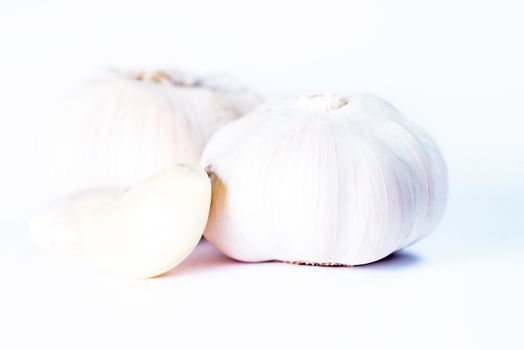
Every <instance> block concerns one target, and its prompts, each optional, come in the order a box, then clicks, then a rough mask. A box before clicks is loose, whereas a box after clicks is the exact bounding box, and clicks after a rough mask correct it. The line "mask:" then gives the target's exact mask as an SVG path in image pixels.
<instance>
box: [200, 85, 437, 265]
mask: <svg viewBox="0 0 524 350" xmlns="http://www.w3.org/2000/svg"><path fill="white" fill-rule="evenodd" d="M201 165H202V166H204V167H208V169H209V170H211V171H212V172H213V173H214V175H215V180H214V184H213V197H212V205H211V212H210V218H209V222H208V225H207V227H206V232H205V236H206V238H207V239H208V240H209V241H210V242H211V243H212V244H214V245H215V246H216V247H218V248H219V249H221V250H222V251H223V252H224V253H225V254H227V255H229V256H231V257H233V258H235V259H238V260H242V261H268V260H278V261H287V262H296V263H306V264H319V265H360V264H367V263H370V262H373V261H377V260H379V259H381V258H384V257H385V256H387V255H389V254H391V253H393V252H395V251H397V250H399V249H402V248H404V247H406V246H408V245H410V244H411V243H413V242H415V241H417V240H418V239H420V238H422V237H424V236H425V235H427V234H428V233H429V232H430V231H431V230H432V229H433V228H434V227H435V225H436V224H437V222H438V221H439V219H440V217H441V215H442V213H443V210H444V206H445V202H446V197H447V172H446V167H445V164H444V160H443V159H442V156H441V155H440V153H439V150H438V148H437V146H436V144H435V143H434V141H433V140H432V139H431V138H430V137H429V136H428V135H427V134H426V133H425V132H424V131H422V130H421V129H420V128H419V127H417V126H416V125H414V124H412V123H411V122H409V121H408V120H406V119H404V118H403V117H402V116H401V115H400V113H399V112H398V111H397V110H396V109H395V108H394V107H392V106H391V105H390V104H388V103H387V102H385V101H383V100H381V99H379V98H377V97H373V96H356V97H348V98H341V97H337V96H332V95H314V96H308V97H301V98H295V99H289V100H285V101H282V102H279V103H274V104H265V105H263V106H261V107H259V108H258V109H256V110H255V111H254V112H252V113H250V114H248V115H247V116H245V117H244V118H242V119H240V120H238V121H235V122H233V123H231V124H229V125H227V126H225V127H223V128H222V129H220V130H219V131H218V132H217V133H216V134H215V135H214V136H213V137H212V138H211V139H210V141H209V142H208V144H207V146H206V149H205V150H204V153H203V156H202V159H201Z"/></svg>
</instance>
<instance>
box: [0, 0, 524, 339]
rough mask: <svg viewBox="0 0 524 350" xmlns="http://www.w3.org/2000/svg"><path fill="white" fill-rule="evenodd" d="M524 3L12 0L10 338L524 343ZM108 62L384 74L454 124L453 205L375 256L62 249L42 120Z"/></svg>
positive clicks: (378, 87) (5, 155)
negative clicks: (51, 241) (57, 257)
mask: <svg viewBox="0 0 524 350" xmlns="http://www.w3.org/2000/svg"><path fill="white" fill-rule="evenodd" d="M520 3H521V2H520V1H509V0H497V1H480V0H477V1H465V0H455V1H451V0H441V1H415V0H413V1H408V0H396V1H386V0H374V1H369V0H367V1H365V0H346V1H332V0H322V1H315V2H306V1H296V2H293V1H287V2H286V1H283V0H280V1H270V0H266V1H257V2H248V1H229V0H220V1H211V0H208V1H203V0H202V1H199V0H196V1H189V0H186V1H165V2H160V1H155V0H149V1H144V2H135V1H113V0H106V1H86V2H78V3H75V2H73V1H54V0H49V1H44V0H41V1H36V0H35V1H30V0H17V1H14V0H13V1H11V2H9V1H7V0H2V2H1V3H0V62H1V63H2V65H1V69H2V71H1V74H0V120H1V123H2V124H1V126H0V142H1V143H0V146H1V147H0V157H1V158H0V159H1V161H2V162H1V164H2V166H1V168H0V197H1V198H0V225H1V226H0V230H1V231H0V348H1V349H188V348H208V349H211V348H230V349H236V348H238V349H258V348H260V349H271V348H286V349H292V348H293V349H303V348H318V349H320V348H322V349H332V348H333V349H334V348H340V349H385V348H388V349H397V348H398V349H522V348H524V340H523V336H522V335H521V334H522V324H523V319H522V315H523V314H524V305H523V304H524V302H523V299H522V295H523V294H524V286H523V275H524V273H523V271H522V270H523V268H524V264H523V263H524V256H523V248H524V238H523V236H524V218H523V217H524V213H523V211H524V205H523V200H524V181H523V179H524V137H523V133H524V121H523V120H524V103H523V102H524V44H523V39H522V38H523V34H522V33H524V21H523V20H522V18H523V16H524V7H523V6H522V5H520ZM105 66H117V67H153V68H154V67H176V68H181V69H186V70H190V71H193V72H195V73H202V74H206V73H216V72H218V73H220V72H227V73H232V74H234V75H235V76H236V77H237V78H239V79H240V80H242V81H243V82H245V83H246V85H248V86H249V87H251V88H252V89H253V90H255V91H256V92H258V93H259V94H260V95H262V96H263V97H265V98H278V97H279V96H289V95H300V94H309V93H318V92H334V93H338V94H341V95H350V94H354V93H374V94H377V95H379V96H381V97H383V98H385V99H387V100H389V101H391V102H392V103H393V104H395V105H396V106H397V107H398V108H399V109H400V110H401V111H403V112H404V114H405V115H407V116H408V117H410V118H411V119H413V120H415V121H416V122H417V123H419V124H421V125H423V126H424V127H425V128H426V129H427V130H428V131H430V132H431V133H432V134H433V136H434V137H435V139H436V140H437V141H438V142H439V144H440V146H441V148H442V150H443V153H444V156H445V158H446V160H447V163H448V166H449V173H450V198H449V203H448V208H447V211H446V214H445V217H444V218H443V220H442V222H441V224H440V226H439V227H438V229H437V230H436V231H435V232H434V233H433V235H432V236H430V237H429V238H428V239H427V240H425V241H423V242H421V243H419V244H417V245H415V246H413V247H410V248H409V249H407V250H406V251H405V252H403V253H401V254H398V255H396V256H395V257H392V258H390V259H387V260H385V261H382V262H379V263H376V264H373V265H369V266H366V267H359V268H317V267H301V266H291V265H284V264H273V263H266V264H242V263H237V262H234V261H231V260H229V259H228V258H226V257H224V256H222V255H221V254H220V253H218V252H217V251H215V250H214V249H213V248H212V247H210V246H209V245H206V244H204V245H201V246H199V247H198V248H197V250H196V251H195V252H194V253H193V254H192V255H191V256H190V258H189V259H188V260H186V261H185V262H184V263H183V264H182V265H180V266H179V267H177V268H176V269H175V270H174V271H172V272H171V273H169V274H168V275H167V276H164V277H162V278H157V279H152V280H145V281H121V280H114V279H110V278H108V277H106V276H104V275H101V274H100V273H98V272H97V271H94V270H92V269H91V267H89V266H88V265H86V264H85V263H84V262H83V261H70V262H65V261H54V260H50V259H49V258H47V257H45V256H42V255H41V254H40V253H39V252H37V251H36V249H35V248H33V247H32V246H31V245H30V243H29V241H28V239H27V232H26V219H27V217H28V215H29V214H30V213H31V212H32V211H33V210H34V209H35V208H37V207H38V206H40V205H42V203H44V202H45V201H46V200H47V199H48V196H49V191H48V190H47V189H46V187H45V182H44V181H43V180H42V179H43V178H44V177H45V176H44V175H45V173H46V171H47V170H48V169H47V168H46V166H47V164H46V163H45V160H43V158H42V157H41V156H40V154H39V149H38V148H37V147H35V146H34V140H35V139H37V138H38V136H39V131H40V130H41V129H42V126H44V125H45V124H46V121H47V119H46V113H47V111H49V110H50V109H51V106H52V105H53V104H54V103H55V102H57V101H59V100H60V97H61V96H62V95H63V94H64V93H66V92H67V91H68V89H70V88H71V87H72V86H74V84H76V83H77V82H79V81H81V80H82V79H84V78H86V77H88V76H89V72H90V71H92V70H93V69H97V68H99V67H105ZM519 333H520V334H519Z"/></svg>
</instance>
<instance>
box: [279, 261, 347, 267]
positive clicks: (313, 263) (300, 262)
mask: <svg viewBox="0 0 524 350" xmlns="http://www.w3.org/2000/svg"><path fill="white" fill-rule="evenodd" d="M274 261H276V262H282V263H285V264H293V265H307V266H324V267H353V265H344V264H340V263H333V262H324V263H319V262H312V261H286V260H274Z"/></svg>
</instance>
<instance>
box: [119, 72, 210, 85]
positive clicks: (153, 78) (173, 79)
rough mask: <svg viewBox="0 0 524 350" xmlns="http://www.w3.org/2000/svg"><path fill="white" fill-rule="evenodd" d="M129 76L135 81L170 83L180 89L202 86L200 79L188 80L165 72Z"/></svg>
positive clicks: (131, 73) (133, 73)
mask: <svg viewBox="0 0 524 350" xmlns="http://www.w3.org/2000/svg"><path fill="white" fill-rule="evenodd" d="M127 75H128V76H129V77H130V78H132V79H135V80H139V81H150V82H153V83H156V84H161V83H169V84H172V85H175V86H180V87H198V86H202V81H201V80H200V79H188V78H187V77H177V76H175V75H173V74H172V73H169V72H167V71H164V70H157V71H153V72H129V73H127Z"/></svg>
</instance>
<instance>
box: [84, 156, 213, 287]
mask: <svg viewBox="0 0 524 350" xmlns="http://www.w3.org/2000/svg"><path fill="white" fill-rule="evenodd" d="M210 202H211V182H210V180H209V177H208V175H207V174H206V172H205V170H204V169H202V168H200V167H198V166H190V165H176V166H172V167H170V168H168V169H167V170H164V171H162V172H160V173H157V174H155V175H153V176H151V177H149V178H147V179H146V180H144V181H143V182H141V183H140V184H138V185H137V186H135V187H133V188H132V189H131V190H129V191H128V192H126V193H124V194H123V195H122V196H120V197H118V198H116V199H115V200H114V201H112V202H110V203H109V204H107V205H104V206H102V207H100V208H99V209H96V210H94V211H89V212H87V213H86V214H85V215H84V216H83V217H82V218H81V226H82V234H83V235H82V236H83V242H84V248H85V252H86V255H87V257H88V258H90V259H91V260H92V261H93V262H94V263H96V264H97V265H98V266H100V267H102V268H104V269H106V270H108V271H110V272H113V273H115V274H117V275H120V276H124V277H131V278H147V277H153V276H157V275H159V274H162V273H164V272H166V271H168V270H170V269H171V268H173V267H174V266H176V265H177V264H178V263H180V262H181V261H182V260H184V259H185V258H186V256H188V255H189V253H191V251H192V250H193V249H194V248H195V246H196V245H197V243H198V241H199V240H200V238H201V237H202V234H203V233H204V228H205V226H206V223H207V219H208V214H209V206H210Z"/></svg>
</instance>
